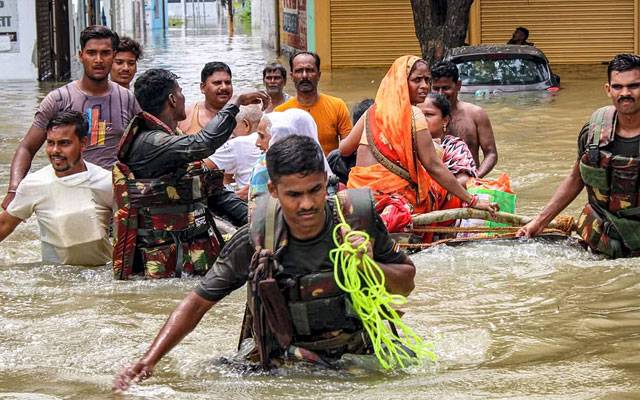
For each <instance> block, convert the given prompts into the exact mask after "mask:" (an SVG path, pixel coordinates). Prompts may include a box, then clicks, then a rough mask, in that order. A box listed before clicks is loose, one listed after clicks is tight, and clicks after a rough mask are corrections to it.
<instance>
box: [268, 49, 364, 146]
mask: <svg viewBox="0 0 640 400" xmlns="http://www.w3.org/2000/svg"><path fill="white" fill-rule="evenodd" d="M289 67H290V68H291V78H292V79H293V83H294V85H295V86H296V96H295V97H292V98H290V99H289V100H288V101H287V102H285V103H284V104H281V105H280V106H278V107H276V108H275V111H285V110H288V109H290V108H299V109H301V110H304V111H306V112H308V113H309V114H311V116H312V117H313V119H314V121H315V122H316V125H318V139H319V140H320V144H321V145H322V151H324V154H325V155H328V154H329V153H330V152H331V151H332V150H335V149H337V148H338V143H340V140H342V139H344V138H346V137H347V135H349V132H351V128H352V125H351V118H350V116H349V109H348V108H347V105H346V104H345V102H344V101H343V100H342V99H339V98H337V97H333V96H329V95H326V94H323V93H319V92H318V82H319V81H320V57H319V56H318V55H317V54H315V53H311V52H308V51H303V52H299V53H296V54H294V55H292V56H291V58H289Z"/></svg>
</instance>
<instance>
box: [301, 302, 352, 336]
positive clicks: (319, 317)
mask: <svg viewBox="0 0 640 400" xmlns="http://www.w3.org/2000/svg"><path fill="white" fill-rule="evenodd" d="M289 311H290V312H291V319H292V321H293V326H294V328H295V331H296V334H297V335H300V336H309V335H314V334H320V333H326V332H331V331H336V330H346V331H354V330H356V329H357V327H358V326H357V324H356V319H355V318H356V317H355V313H354V312H353V308H352V306H351V303H350V302H349V301H348V300H347V298H346V296H336V297H327V298H323V299H317V300H307V301H292V302H289Z"/></svg>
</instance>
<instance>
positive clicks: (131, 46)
mask: <svg viewBox="0 0 640 400" xmlns="http://www.w3.org/2000/svg"><path fill="white" fill-rule="evenodd" d="M123 51H129V52H131V53H133V55H135V56H136V61H137V60H139V59H140V56H141V55H142V46H141V45H140V43H139V42H138V41H137V40H133V39H131V38H130V37H129V36H123V37H121V38H120V43H118V48H117V49H116V53H120V52H123Z"/></svg>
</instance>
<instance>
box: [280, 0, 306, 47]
mask: <svg viewBox="0 0 640 400" xmlns="http://www.w3.org/2000/svg"><path fill="white" fill-rule="evenodd" d="M281 1H282V3H281V4H282V30H283V35H282V36H283V37H282V44H284V45H286V46H288V47H291V48H293V49H296V50H306V49H307V0H281Z"/></svg>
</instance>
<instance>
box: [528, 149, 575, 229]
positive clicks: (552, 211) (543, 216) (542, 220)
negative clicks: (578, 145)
mask: <svg viewBox="0 0 640 400" xmlns="http://www.w3.org/2000/svg"><path fill="white" fill-rule="evenodd" d="M583 187H584V183H583V182H582V178H581V177H580V161H576V163H575V164H574V165H573V168H572V169H571V173H570V174H569V175H568V176H567V177H566V178H565V179H564V181H562V183H561V184H560V186H558V189H556V191H555V193H554V194H553V196H552V197H551V200H549V202H548V203H547V205H545V206H544V208H543V209H542V211H541V212H540V214H538V215H536V216H535V218H534V219H533V220H531V222H529V223H528V224H526V225H525V226H523V227H522V228H520V230H519V231H518V232H517V233H516V236H519V237H521V236H524V237H532V236H536V235H538V234H539V233H540V232H541V231H542V230H543V229H544V228H545V227H546V226H547V225H548V224H549V222H551V221H552V220H553V219H554V218H555V217H557V216H558V214H560V212H561V211H562V210H564V209H565V208H566V207H567V206H568V205H569V204H571V202H572V201H573V200H574V199H575V198H576V197H578V195H579V194H580V192H581V191H582V188H583Z"/></svg>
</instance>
